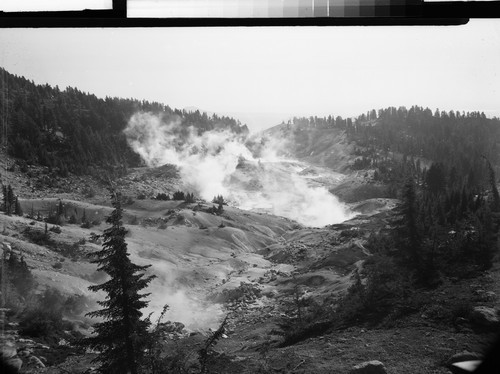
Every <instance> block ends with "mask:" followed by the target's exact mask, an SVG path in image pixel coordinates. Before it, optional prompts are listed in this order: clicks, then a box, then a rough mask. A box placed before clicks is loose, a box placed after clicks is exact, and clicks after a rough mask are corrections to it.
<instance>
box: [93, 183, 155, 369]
mask: <svg viewBox="0 0 500 374" xmlns="http://www.w3.org/2000/svg"><path fill="white" fill-rule="evenodd" d="M112 202H113V207H114V208H115V209H114V211H113V212H112V213H111V215H110V216H109V217H108V218H107V220H106V222H107V223H109V224H110V225H111V226H110V227H109V228H108V229H106V230H105V231H104V234H103V235H102V236H101V237H102V240H103V244H102V249H101V250H100V251H98V252H97V253H96V254H95V256H96V257H95V259H93V260H92V262H93V263H96V264H98V266H99V267H98V270H100V271H104V272H106V273H107V274H108V275H109V276H110V280H108V281H107V282H104V283H103V284H99V285H95V286H90V287H89V289H90V290H91V291H93V292H98V291H104V292H106V293H107V297H106V299H105V300H104V301H99V302H98V303H99V305H101V306H102V307H103V309H101V310H97V311H93V312H90V313H88V315H89V316H90V317H100V318H103V319H104V321H103V322H99V323H97V324H95V325H94V330H95V335H94V336H91V337H89V338H86V339H84V340H83V345H85V346H87V347H90V348H92V349H97V350H98V351H100V352H101V353H100V354H99V356H98V357H97V358H96V359H95V362H99V363H100V364H101V365H100V368H99V370H100V372H102V373H116V374H119V373H131V374H137V373H138V372H139V364H140V362H141V359H142V358H143V355H144V348H145V346H146V344H147V341H148V327H149V324H150V322H149V320H148V319H141V316H142V313H141V309H143V308H144V307H146V306H147V305H148V302H147V301H145V300H144V298H145V297H147V296H148V295H149V294H139V291H140V290H142V289H144V288H146V287H147V286H148V284H149V283H150V282H151V280H152V279H153V278H154V277H155V276H154V275H153V276H148V277H144V270H146V269H147V268H148V267H149V266H150V265H148V266H138V265H136V264H134V263H132V262H131V261H130V259H129V254H128V253H127V243H126V242H125V235H126V233H127V231H126V230H125V228H124V227H123V223H122V214H123V210H122V207H121V194H120V193H118V192H114V191H112Z"/></svg>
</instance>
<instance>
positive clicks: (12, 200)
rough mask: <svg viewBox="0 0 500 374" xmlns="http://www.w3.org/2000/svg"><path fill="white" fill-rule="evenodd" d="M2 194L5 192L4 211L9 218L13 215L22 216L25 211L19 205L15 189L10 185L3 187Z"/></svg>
mask: <svg viewBox="0 0 500 374" xmlns="http://www.w3.org/2000/svg"><path fill="white" fill-rule="evenodd" d="M2 192H3V204H2V209H3V211H4V212H5V214H7V215H9V216H10V215H11V214H15V215H18V216H22V215H23V210H22V208H21V204H20V203H19V199H18V197H17V195H15V194H14V189H13V188H12V186H11V185H10V184H9V185H3V186H2Z"/></svg>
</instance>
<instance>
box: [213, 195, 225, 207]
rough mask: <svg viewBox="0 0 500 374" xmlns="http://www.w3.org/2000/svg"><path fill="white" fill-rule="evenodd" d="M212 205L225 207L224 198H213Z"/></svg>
mask: <svg viewBox="0 0 500 374" xmlns="http://www.w3.org/2000/svg"><path fill="white" fill-rule="evenodd" d="M212 203H214V204H223V205H227V203H226V201H225V200H224V196H222V195H217V196H214V198H213V199H212Z"/></svg>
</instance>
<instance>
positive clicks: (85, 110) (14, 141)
mask: <svg viewBox="0 0 500 374" xmlns="http://www.w3.org/2000/svg"><path fill="white" fill-rule="evenodd" d="M0 91H2V92H4V93H5V95H2V96H0V100H1V101H2V102H1V103H0V118H1V119H2V122H3V123H5V124H6V126H7V134H6V135H7V142H8V152H9V154H10V155H12V156H14V157H17V158H19V159H22V160H25V161H26V162H27V163H28V164H41V165H44V166H48V167H50V168H54V169H56V170H57V171H58V172H59V173H60V174H61V175H63V176H64V175H65V174H66V173H67V172H68V171H70V172H73V173H79V174H81V173H86V172H88V171H89V168H90V167H92V166H97V167H107V168H113V167H122V168H125V167H127V166H130V167H132V166H138V165H140V163H141V160H140V157H139V155H137V154H136V153H134V152H133V150H132V149H131V148H130V147H129V146H128V144H127V140H126V137H125V135H124V134H123V131H122V130H123V129H124V128H125V127H126V125H127V122H128V120H129V118H130V117H131V116H132V115H133V114H134V113H136V112H140V111H143V112H151V113H155V114H161V115H162V116H163V117H164V118H170V117H171V118H174V117H175V118H180V119H181V120H182V126H183V128H186V129H187V128H188V127H189V126H194V127H195V128H196V129H198V131H199V132H204V131H208V130H212V129H216V128H225V129H226V128H227V129H230V130H231V131H234V132H237V133H241V132H246V131H248V129H247V128H246V126H242V125H241V123H240V122H239V121H237V120H235V119H233V118H229V117H225V116H217V115H215V114H214V115H212V116H209V115H207V114H206V113H200V112H199V111H195V112H186V111H184V110H178V109H172V108H170V107H169V106H166V105H163V104H160V103H157V102H149V101H140V100H135V99H121V98H116V97H106V98H105V99H100V98H98V97H96V96H95V95H92V94H89V93H84V92H81V91H79V90H78V89H76V88H71V87H68V88H66V89H65V90H61V89H60V88H59V87H58V86H55V87H52V86H50V85H48V84H45V85H37V84H35V83H34V82H33V81H29V80H28V79H26V78H24V77H18V76H16V75H12V74H10V73H8V72H7V71H6V70H4V69H1V68H0ZM4 136H5V134H3V132H2V141H3V137H4Z"/></svg>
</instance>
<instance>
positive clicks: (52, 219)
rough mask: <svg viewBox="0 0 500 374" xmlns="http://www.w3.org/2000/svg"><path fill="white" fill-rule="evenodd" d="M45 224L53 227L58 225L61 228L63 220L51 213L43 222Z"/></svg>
mask: <svg viewBox="0 0 500 374" xmlns="http://www.w3.org/2000/svg"><path fill="white" fill-rule="evenodd" d="M45 221H46V222H47V223H51V224H53V225H58V226H61V225H62V224H63V218H62V216H60V215H58V214H56V213H51V214H49V216H48V217H47V219H46V220H45Z"/></svg>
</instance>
